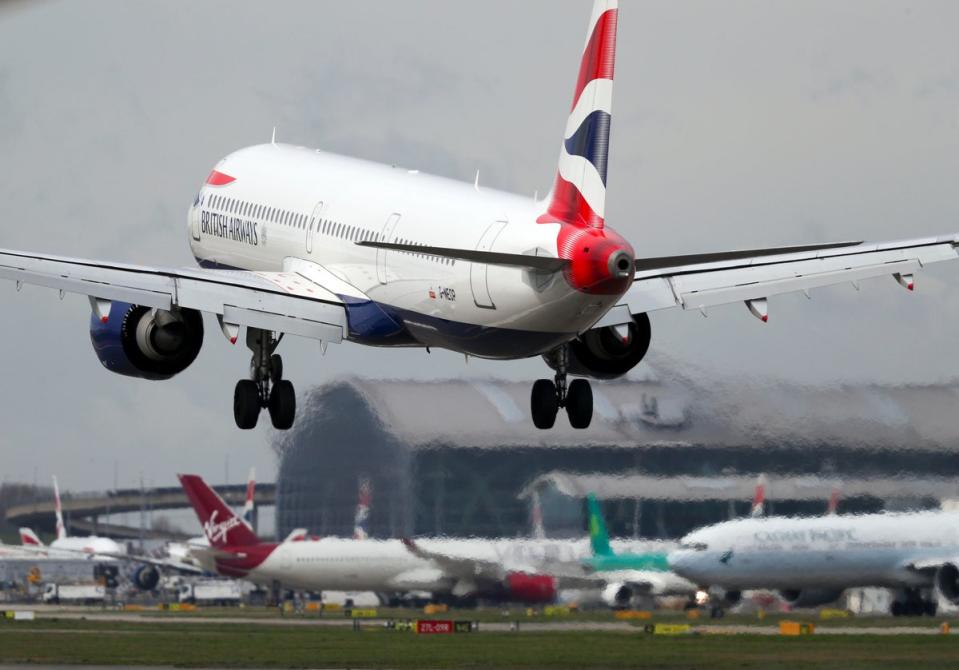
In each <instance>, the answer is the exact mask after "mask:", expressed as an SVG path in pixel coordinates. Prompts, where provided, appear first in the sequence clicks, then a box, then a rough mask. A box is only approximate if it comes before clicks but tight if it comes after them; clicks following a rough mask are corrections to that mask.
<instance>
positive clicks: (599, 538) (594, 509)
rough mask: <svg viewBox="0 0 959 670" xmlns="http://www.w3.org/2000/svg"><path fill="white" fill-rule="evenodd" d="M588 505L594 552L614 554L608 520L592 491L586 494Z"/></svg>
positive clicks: (591, 543) (601, 554)
mask: <svg viewBox="0 0 959 670" xmlns="http://www.w3.org/2000/svg"><path fill="white" fill-rule="evenodd" d="M586 507H587V509H588V510H589V542H590V545H591V547H592V549H593V553H594V554H595V555H597V556H612V555H613V548H612V547H610V546H609V533H608V532H607V530H606V521H604V520H603V513H602V511H601V510H600V509H599V501H598V500H596V496H595V495H593V494H592V493H590V494H589V495H588V496H586Z"/></svg>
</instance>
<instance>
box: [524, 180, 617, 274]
mask: <svg viewBox="0 0 959 670" xmlns="http://www.w3.org/2000/svg"><path fill="white" fill-rule="evenodd" d="M536 221H537V223H555V222H560V223H570V224H572V225H574V226H576V227H577V228H584V227H593V228H602V227H603V225H604V221H603V217H601V216H600V215H599V214H597V213H596V212H594V211H593V208H592V207H590V206H589V203H588V202H586V198H584V197H583V195H582V194H581V193H580V192H579V189H578V188H576V187H575V186H573V185H572V184H571V183H569V182H568V181H566V180H565V179H563V178H562V177H561V176H559V175H558V174H557V175H556V185H555V186H554V187H553V197H552V200H550V203H549V208H548V209H547V210H546V214H544V215H543V216H541V217H539V218H538V219H537V220H536ZM561 258H562V256H561Z"/></svg>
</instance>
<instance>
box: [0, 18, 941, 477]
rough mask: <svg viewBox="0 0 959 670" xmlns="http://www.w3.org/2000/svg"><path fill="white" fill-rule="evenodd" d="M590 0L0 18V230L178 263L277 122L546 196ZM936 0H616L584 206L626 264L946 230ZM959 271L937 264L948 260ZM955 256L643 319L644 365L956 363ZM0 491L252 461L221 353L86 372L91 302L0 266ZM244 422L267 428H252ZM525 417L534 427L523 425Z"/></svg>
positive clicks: (825, 370)
mask: <svg viewBox="0 0 959 670" xmlns="http://www.w3.org/2000/svg"><path fill="white" fill-rule="evenodd" d="M589 4H590V3H589V2H588V1H586V0H582V1H577V2H562V3H560V2H556V1H555V0H543V1H524V2H521V3H516V2H482V3H466V2H417V3H405V2H384V3H378V2H362V3H341V2H336V3H320V2H303V3H292V2H289V3H269V4H266V3H255V4H254V3H243V2H208V3H187V2H177V3H163V4H160V3H143V2H127V1H122V2H120V1H118V2H106V1H103V2H89V3H68V2H44V3H37V4H32V5H30V4H14V5H12V7H9V8H8V9H7V10H6V11H3V12H0V195H2V200H0V202H2V205H0V207H2V212H3V216H2V221H3V224H2V229H0V246H3V247H10V248H20V249H35V250H43V251H49V252H54V253H62V254H69V255H76V256H86V257H94V258H110V259H116V260H126V261H131V262H137V263H144V264H150V263H155V264H173V265H188V264H190V263H191V262H192V259H191V258H190V255H189V249H188V246H187V242H186V222H185V214H186V209H187V206H188V205H189V203H190V201H191V199H192V197H193V194H194V193H195V190H196V188H197V186H198V185H199V184H200V182H201V181H202V179H203V177H204V176H205V174H206V173H207V172H208V171H209V169H210V167H211V166H212V165H213V164H214V163H215V162H216V161H217V160H218V159H219V158H220V157H221V156H222V155H224V154H226V153H228V152H229V151H231V150H232V149H235V148H238V147H240V146H244V145H247V144H253V143H257V142H262V141H266V140H267V139H268V138H269V135H270V132H271V129H272V127H273V126H274V125H276V126H277V128H278V129H277V133H278V137H279V139H280V140H283V141H289V142H294V143H300V144H306V145H311V146H318V147H321V148H324V149H327V150H330V151H336V152H341V153H347V154H354V155H359V156H362V157H365V158H370V159H373V160H380V161H385V162H395V163H400V164H404V165H408V166H410V167H416V168H420V169H422V170H425V171H431V172H438V173H441V174H445V175H448V176H451V177H456V178H460V179H464V180H471V179H472V178H473V174H474V172H475V170H476V169H477V168H478V169H479V170H480V173H481V176H480V182H481V184H483V185H487V186H490V187H497V188H504V189H508V190H512V191H517V192H520V193H529V194H530V195H532V193H533V192H534V191H535V190H539V191H540V192H541V193H542V192H543V191H545V190H546V189H548V188H549V186H550V184H551V181H552V177H553V174H554V171H555V165H556V158H557V155H558V147H559V142H560V140H561V132H562V129H563V127H564V123H565V117H566V113H567V111H568V106H569V101H570V95H571V93H572V86H573V79H574V76H575V72H576V68H577V64H578V58H579V51H580V48H581V45H582V41H583V38H584V30H585V24H586V20H587V18H588V15H589ZM956 25H959V5H957V4H956V3H954V2H948V1H943V2H911V3H901V2H891V1H888V2H874V1H872V0H868V1H854V0H846V1H844V2H841V3H836V2H825V1H824V2H798V1H796V2H768V0H756V1H754V2H745V1H742V2H723V3H715V2H682V3H676V2H631V1H630V0H624V1H623V3H622V8H621V16H620V33H619V44H620V49H619V55H618V60H617V70H616V78H617V83H616V92H615V94H614V122H613V137H612V142H613V144H612V150H611V159H610V167H609V172H610V177H609V197H608V201H607V203H608V204H607V220H608V221H609V222H610V223H611V225H613V226H614V227H616V228H617V229H619V230H620V231H622V232H623V233H625V234H626V236H627V237H628V238H629V239H630V240H631V241H632V242H633V244H634V245H635V247H636V249H637V252H638V253H639V254H641V255H648V256H652V255H660V254H676V253H691V252H697V251H713V250H723V249H730V248H743V247H751V246H762V245H778V244H793V243H804V242H819V241H831V240H844V239H872V240H876V239H890V238H898V237H910V236H917V235H925V234H933V233H940V232H950V231H953V230H959V202H957V197H959V196H957V192H956V188H955V183H956V178H957V176H959V106H957V102H959V44H957V42H956V40H955V26H956ZM957 266H959V264H957ZM957 283H959V267H936V268H934V269H931V270H929V271H926V272H923V273H922V274H921V275H920V276H919V277H918V282H917V293H916V294H915V295H910V294H908V293H907V292H906V291H904V290H902V289H901V288H899V287H897V286H896V285H895V283H894V282H893V280H892V279H891V278H889V279H888V280H885V279H884V280H875V281H872V282H867V283H865V284H863V286H862V290H861V292H858V293H857V292H856V291H855V290H854V289H853V288H852V287H851V286H840V287H836V288H832V289H826V290H820V291H818V292H816V293H814V295H813V300H812V301H811V302H808V301H806V299H805V298H803V297H802V296H801V295H800V296H798V297H797V296H785V297H782V298H778V299H775V300H773V301H772V302H771V304H770V323H769V324H768V325H766V326H763V325H761V324H760V323H759V322H757V321H756V320H755V319H753V318H752V317H750V316H749V315H748V313H747V311H746V309H745V307H742V308H740V307H738V306H731V307H727V308H723V309H716V310H714V311H713V312H711V313H710V316H709V318H708V319H703V318H702V317H700V316H699V315H698V314H681V313H662V314H656V315H654V316H653V345H652V351H653V354H652V355H651V360H652V361H653V362H654V364H657V363H658V365H659V368H660V369H661V370H664V371H665V370H669V369H671V368H673V367H675V368H676V369H681V370H683V371H684V372H685V373H693V374H701V375H705V376H706V377H707V378H708V377H711V376H717V377H718V376H724V377H728V376H730V375H735V376H737V377H741V378H742V379H743V380H744V383H745V381H746V380H747V379H748V378H749V377H750V376H754V375H760V374H761V375H770V376H775V377H783V378H788V379H797V380H799V381H803V382H811V383H837V382H840V381H849V380H852V381H873V380H877V381H883V382H922V381H936V380H940V379H947V378H948V379H951V378H955V377H956V376H957V375H959V361H957V360H956V357H955V356H953V355H952V354H953V351H954V341H955V339H956V336H957V335H959V309H957V308H959V298H957V295H956V291H955V290H953V289H954V287H955V285H956V284H957ZM0 307H2V309H3V314H4V317H5V318H4V323H5V324H6V325H7V327H6V328H4V329H3V331H2V336H0V343H2V344H0V346H2V351H3V352H4V354H3V360H4V372H5V375H4V381H5V384H4V389H5V390H4V392H3V394H2V398H3V402H2V403H0V425H3V427H4V430H3V432H2V436H0V449H2V454H3V458H2V460H0V480H4V479H6V480H28V481H29V480H31V479H32V478H33V476H34V472H35V471H36V473H37V474H38V476H39V477H40V478H41V479H42V480H46V478H47V477H48V476H49V475H50V474H52V473H58V474H59V475H60V479H61V482H62V485H63V486H64V487H65V488H67V489H90V488H94V487H100V486H109V485H110V484H111V483H112V481H113V468H114V462H115V461H116V462H117V464H118V470H119V479H120V484H121V485H132V484H134V483H135V481H136V479H137V477H138V475H139V473H140V472H141V471H143V472H144V475H145V477H146V479H147V480H148V481H152V482H154V483H156V484H158V485H160V484H165V485H169V484H173V483H174V481H175V480H174V473H175V472H177V471H186V470H189V471H197V472H200V473H202V474H205V475H207V476H209V477H210V478H212V479H214V480H216V481H219V480H221V479H222V478H223V469H224V457H225V455H226V454H227V453H229V454H230V468H231V474H232V479H233V480H234V481H238V480H239V479H240V478H241V477H242V476H244V474H245V471H246V469H247V467H248V466H249V465H251V464H255V465H256V466H257V468H258V470H259V472H260V473H261V476H262V477H263V478H271V477H272V476H273V459H272V454H271V452H270V449H269V446H268V445H269V440H270V438H271V436H272V431H271V430H270V429H269V428H267V427H265V426H261V427H260V428H258V429H257V430H256V431H253V432H252V433H241V432H239V431H237V430H236V429H235V428H234V427H233V420H232V417H231V414H230V411H231V410H230V408H231V404H230V403H231V398H232V389H233V384H234V382H235V381H236V379H238V378H240V377H241V376H243V375H244V374H245V373H246V368H247V361H248V355H247V351H246V350H245V349H241V348H239V347H237V348H231V347H230V346H229V345H228V344H227V343H226V341H225V340H224V339H223V338H222V337H220V335H219V333H218V332H217V330H216V329H215V327H214V326H211V324H210V323H209V322H208V324H207V326H208V328H207V331H208V332H207V341H206V346H205V347H204V350H203V352H202V354H201V356H200V358H199V360H198V361H197V363H196V364H195V365H194V366H193V367H191V368H190V369H189V370H188V371H187V372H185V373H184V374H182V375H180V376H179V377H176V378H175V379H174V380H172V381H170V382H165V383H150V382H144V381H138V380H131V379H127V378H123V377H118V376H113V375H109V374H107V373H106V372H104V371H103V370H102V368H101V366H100V364H99V363H98V362H97V360H96V358H95V356H94V355H93V353H92V350H91V349H90V345H89V338H88V335H87V321H88V312H89V309H88V306H87V304H86V301H85V300H83V299H82V298H79V297H76V296H74V297H70V296H68V297H67V298H66V299H65V300H64V301H63V302H62V303H61V302H59V301H58V300H57V296H56V293H55V292H50V291H46V290H41V289H31V288H29V287H27V288H24V290H23V291H22V292H21V293H19V294H18V293H16V292H15V291H14V289H13V286H12V285H10V286H4V285H0ZM282 353H283V354H284V356H285V358H286V362H287V368H288V370H289V376H290V377H291V378H292V379H294V380H295V383H296V384H297V385H298V387H299V388H300V389H305V388H307V387H308V386H309V385H312V384H317V383H322V382H324V381H326V380H329V379H331V378H333V377H334V376H336V375H342V374H348V373H350V372H358V373H361V374H365V375H370V376H377V375H386V376H391V377H407V376H409V377H420V378H423V377H447V376H454V375H455V376H461V375H473V376H506V377H510V378H528V379H530V380H532V379H534V378H535V377H537V376H541V375H542V374H543V373H544V372H545V369H546V368H545V366H544V365H543V364H542V362H541V361H539V360H533V361H523V362H515V363H490V362H484V361H476V360H474V361H471V362H470V363H469V365H464V363H463V359H462V357H460V356H457V355H453V354H449V353H443V352H434V353H433V354H432V356H430V357H427V356H426V355H425V354H424V353H422V352H414V351H394V352H391V351H380V350H375V349H374V350H371V349H365V348H361V347H358V346H354V345H344V346H339V347H331V348H330V350H329V351H328V353H327V355H326V356H325V357H321V355H320V349H319V346H317V345H315V344H314V343H311V342H305V341H295V340H293V339H291V340H289V341H287V342H286V343H284V346H283V350H282ZM261 423H263V424H266V423H268V422H267V421H262V422H261ZM530 430H533V428H532V426H531V427H530Z"/></svg>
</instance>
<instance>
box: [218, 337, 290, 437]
mask: <svg viewBox="0 0 959 670" xmlns="http://www.w3.org/2000/svg"><path fill="white" fill-rule="evenodd" d="M282 339H283V335H282V334H281V335H280V336H279V337H275V336H274V334H273V333H272V332H271V331H266V330H260V329H258V328H248V329H247V331H246V346H247V347H248V348H249V349H250V351H252V352H253V357H252V358H251V359H250V379H241V380H240V381H238V382H237V383H236V388H235V389H234V392H233V418H234V419H235V420H236V425H237V427H238V428H241V429H243V430H250V429H251V428H255V427H256V422H257V419H259V417H260V410H261V409H264V408H266V409H267V410H268V411H269V412H270V420H271V421H272V422H273V427H274V428H276V429H277V430H287V429H289V428H290V427H291V426H292V425H293V419H294V417H295V416H296V392H295V391H294V389H293V384H292V383H290V382H289V381H288V380H286V379H283V359H282V358H280V355H279V354H277V353H274V352H275V351H276V348H277V346H279V344H280V341H281V340H282Z"/></svg>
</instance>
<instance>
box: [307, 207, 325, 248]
mask: <svg viewBox="0 0 959 670" xmlns="http://www.w3.org/2000/svg"><path fill="white" fill-rule="evenodd" d="M322 213H323V201H322V200H320V201H319V202H318V203H316V207H314V208H313V214H311V215H310V223H309V224H308V225H307V226H306V253H308V254H312V253H313V234H314V233H315V232H316V231H317V230H318V229H319V227H320V214H322Z"/></svg>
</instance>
